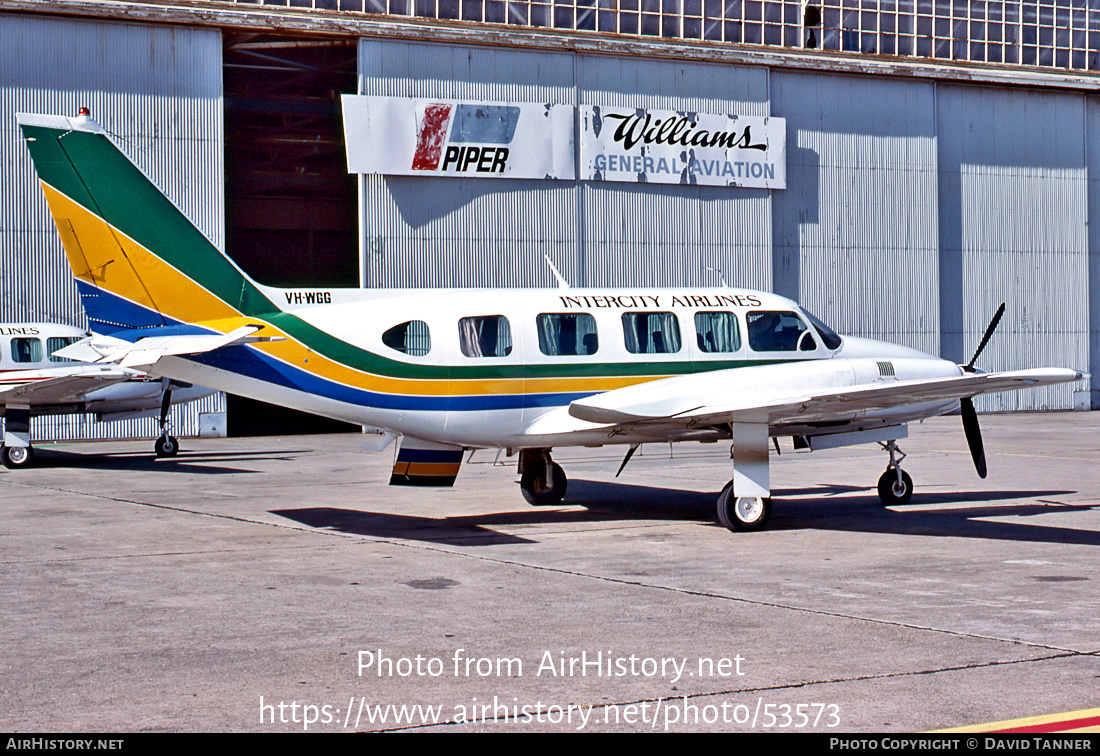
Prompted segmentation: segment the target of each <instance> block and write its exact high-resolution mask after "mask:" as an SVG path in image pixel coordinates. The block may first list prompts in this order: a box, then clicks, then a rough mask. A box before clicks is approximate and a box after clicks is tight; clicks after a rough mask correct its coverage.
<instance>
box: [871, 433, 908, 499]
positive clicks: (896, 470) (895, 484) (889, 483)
mask: <svg viewBox="0 0 1100 756" xmlns="http://www.w3.org/2000/svg"><path fill="white" fill-rule="evenodd" d="M879 446H881V447H882V448H883V449H885V450H886V451H888V452H890V463H889V464H888V465H886V472H884V473H883V474H882V477H881V478H879V479H878V497H879V499H881V500H882V503H883V504H884V505H886V506H888V507H891V506H895V505H900V504H905V503H907V502H908V501H909V499H910V498H912V496H913V479H912V478H910V477H909V473H907V472H905V470H902V469H901V461H902V460H903V459H905V456H906V455H905V452H903V451H902V450H901V449H900V448H899V447H898V444H897V441H887V442H886V443H882V442H881V441H880V442H879Z"/></svg>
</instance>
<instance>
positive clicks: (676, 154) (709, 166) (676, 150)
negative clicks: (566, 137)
mask: <svg viewBox="0 0 1100 756" xmlns="http://www.w3.org/2000/svg"><path fill="white" fill-rule="evenodd" d="M786 142H787V122H786V121H785V120H784V119H782V118H772V117H760V116H741V115H712V114H707V113H694V112H689V111H676V110H651V109H648V108H637V109H629V108H611V107H603V106H599V105H585V106H582V109H581V171H582V178H584V179H585V180H588V181H629V182H634V183H651V184H704V185H707V186H745V187H759V188H763V189H786V188H787V161H786Z"/></svg>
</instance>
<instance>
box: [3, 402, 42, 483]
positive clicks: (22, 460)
mask: <svg viewBox="0 0 1100 756" xmlns="http://www.w3.org/2000/svg"><path fill="white" fill-rule="evenodd" d="M0 463H3V465H4V467H7V468H8V469H11V470H19V469H22V468H24V467H30V466H31V465H33V464H34V449H33V448H32V447H31V409H30V407H12V406H11V405H10V404H9V405H8V406H7V407H5V408H4V447H3V448H2V449H0Z"/></svg>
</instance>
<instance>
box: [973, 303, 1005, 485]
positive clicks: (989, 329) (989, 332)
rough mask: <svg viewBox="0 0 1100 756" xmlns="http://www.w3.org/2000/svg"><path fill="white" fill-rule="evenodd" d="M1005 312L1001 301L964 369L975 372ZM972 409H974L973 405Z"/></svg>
mask: <svg viewBox="0 0 1100 756" xmlns="http://www.w3.org/2000/svg"><path fill="white" fill-rule="evenodd" d="M1004 314H1005V303H1004V302H1001V306H1000V307H998V308H997V312H995V313H994V314H993V320H991V321H989V325H987V326H986V327H985V335H984V336H982V340H981V342H980V343H979V344H978V348H977V350H975V352H974V356H973V357H971V358H970V362H968V363H966V365H965V366H964V367H963V370H965V371H966V372H968V373H973V372H974V363H975V362H977V361H978V355H979V354H981V353H982V350H983V349H985V345H986V344H988V343H989V339H990V337H991V336H992V335H993V332H994V331H995V330H997V324H998V323H1000V322H1001V316H1002V315H1004ZM971 409H973V405H971ZM975 427H976V426H975ZM982 477H983V478H984V477H985V476H984V475H983V476H982Z"/></svg>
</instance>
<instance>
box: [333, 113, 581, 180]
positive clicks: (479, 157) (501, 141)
mask: <svg viewBox="0 0 1100 756" xmlns="http://www.w3.org/2000/svg"><path fill="white" fill-rule="evenodd" d="M342 100H343V105H344V137H345V141H346V142H347V150H348V171H349V172H350V173H381V174H387V175H396V176H455V177H464V178H526V179H568V180H571V179H573V178H574V177H575V171H574V168H573V151H574V144H573V108H572V107H571V106H569V105H554V104H549V103H532V102H518V103H510V102H480V101H479V102H467V101H457V100H434V99H412V98H407V97H372V96H366V95H344V96H343V98H342Z"/></svg>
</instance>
